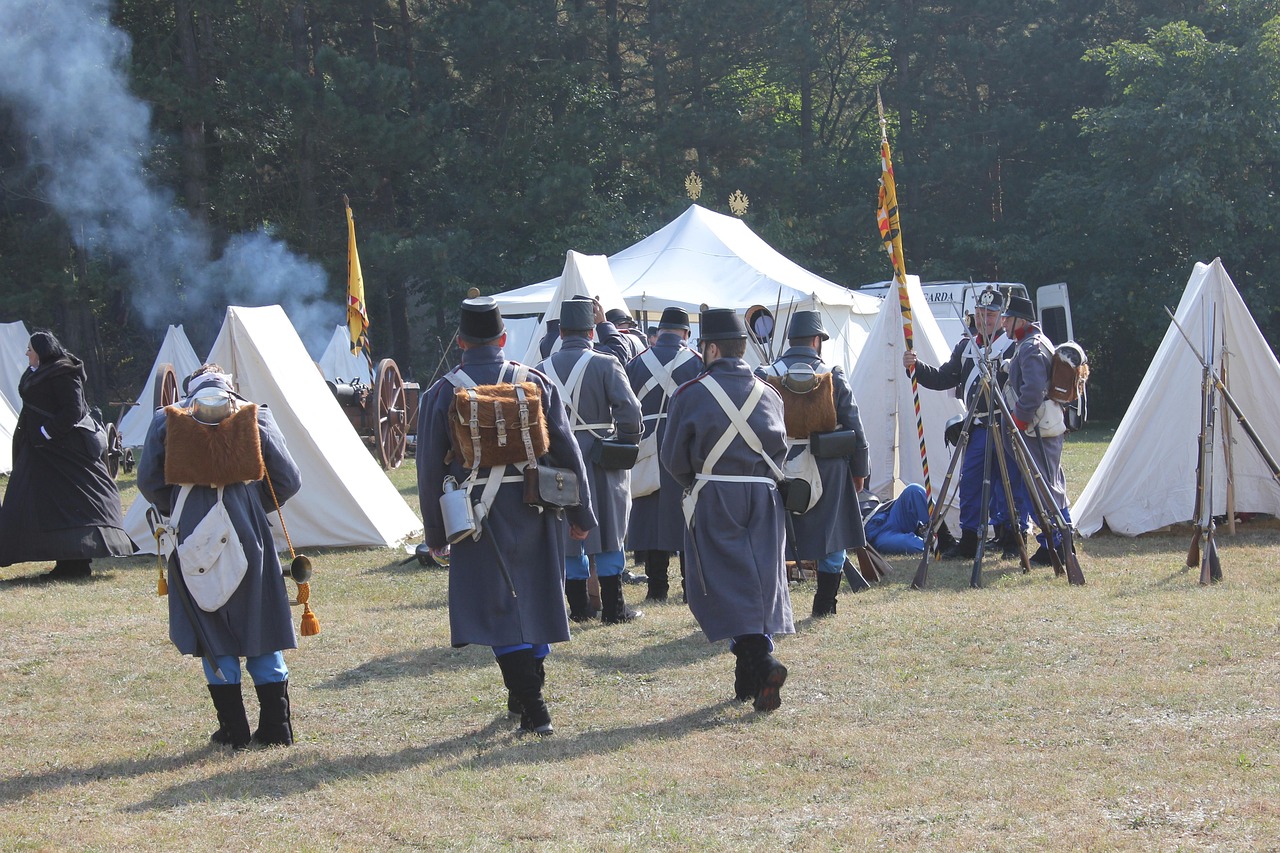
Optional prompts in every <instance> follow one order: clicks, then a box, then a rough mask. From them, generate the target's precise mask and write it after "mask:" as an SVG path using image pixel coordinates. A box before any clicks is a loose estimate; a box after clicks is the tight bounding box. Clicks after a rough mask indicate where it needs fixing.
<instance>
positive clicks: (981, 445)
mask: <svg viewBox="0 0 1280 853" xmlns="http://www.w3.org/2000/svg"><path fill="white" fill-rule="evenodd" d="M976 302H977V304H976V305H975V307H974V312H973V320H974V327H975V328H974V330H973V333H972V334H970V335H965V336H964V337H963V338H961V339H960V341H959V343H957V344H956V346H955V349H954V350H952V351H951V358H950V359H948V360H947V362H946V364H943V365H942V366H940V367H933V366H932V365H928V364H925V363H924V362H922V361H917V360H916V352H915V350H907V351H906V352H904V353H903V354H902V366H903V367H905V368H907V369H908V370H910V369H911V366H912V365H915V368H916V379H917V380H918V381H919V383H920V384H921V385H922V386H924V387H925V388H929V389H931V390H933V391H946V390H949V389H951V388H955V389H956V396H957V397H959V398H960V399H961V400H963V401H964V404H965V408H966V409H970V410H972V409H973V408H974V407H975V406H976V407H977V409H978V412H979V414H977V415H975V416H974V418H973V422H972V424H971V425H970V429H969V443H968V444H967V445H966V446H965V451H964V458H963V460H962V461H961V468H960V541H959V542H958V543H957V544H956V545H954V546H953V547H951V548H948V549H947V552H946V556H948V557H959V558H961V559H965V560H972V559H973V558H974V557H975V556H976V555H977V553H978V537H979V536H984V535H986V530H987V519H984V518H983V517H982V480H983V475H982V472H983V463H984V459H985V457H986V449H987V440H988V436H989V435H990V434H991V433H990V430H989V429H988V424H987V415H986V414H985V413H986V412H988V411H989V409H990V406H991V401H990V400H988V399H987V397H986V395H985V394H983V393H982V382H981V381H980V378H979V377H980V376H981V373H980V370H979V365H978V362H979V361H980V360H982V359H989V360H990V361H991V365H992V371H991V372H992V375H993V376H994V375H996V373H997V370H996V368H997V366H998V365H999V364H1000V363H1001V362H1002V361H1003V360H1004V359H1005V358H1007V357H1008V353H1009V352H1011V351H1012V349H1013V339H1012V338H1010V337H1009V336H1008V335H1006V334H1004V330H1003V329H1002V328H1001V325H1000V323H1001V318H1000V312H1001V310H1002V309H1003V308H1004V294H1003V293H1001V292H1000V290H999V289H998V288H994V287H988V288H986V289H985V290H983V291H982V292H981V293H980V294H978V298H977V300H976ZM1007 467H1008V470H1009V481H1010V486H1011V487H1012V489H1013V492H1014V494H1017V492H1018V489H1019V488H1020V487H1021V483H1022V475H1021V474H1020V473H1019V472H1018V468H1017V466H1016V465H1012V464H1011V465H1009V466H1007ZM1006 503H1007V502H1006V501H1005V495H1004V489H1002V488H999V487H995V488H992V489H991V494H990V504H989V511H988V518H990V520H991V523H992V524H994V525H995V528H996V533H997V536H998V537H999V539H1000V545H1001V547H1002V549H1003V555H1004V556H1005V557H1016V556H1017V555H1018V553H1019V551H1018V539H1017V536H1015V534H1014V528H1013V523H1012V521H1011V519H1010V514H1009V508H1008V506H1006ZM1023 529H1024V530H1025V527H1024V528H1023ZM943 535H944V538H945V537H946V534H943Z"/></svg>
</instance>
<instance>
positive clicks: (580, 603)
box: [564, 578, 596, 622]
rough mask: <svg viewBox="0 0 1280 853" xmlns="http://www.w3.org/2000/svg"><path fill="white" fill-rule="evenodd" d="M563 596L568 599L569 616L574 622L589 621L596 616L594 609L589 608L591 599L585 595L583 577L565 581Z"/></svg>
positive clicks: (584, 580) (585, 587)
mask: <svg viewBox="0 0 1280 853" xmlns="http://www.w3.org/2000/svg"><path fill="white" fill-rule="evenodd" d="M564 597H565V598H567V599H568V600H569V618H570V619H572V620H573V621H574V622H590V621H591V620H592V619H594V618H596V611H595V610H593V609H592V608H591V599H590V598H589V597H588V596H587V581H586V579H585V578H584V579H583V580H579V581H574V580H567V581H565V582H564Z"/></svg>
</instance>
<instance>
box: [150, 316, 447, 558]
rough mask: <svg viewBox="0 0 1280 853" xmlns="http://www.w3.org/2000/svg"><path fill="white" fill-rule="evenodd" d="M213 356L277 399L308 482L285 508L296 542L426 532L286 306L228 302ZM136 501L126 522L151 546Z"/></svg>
mask: <svg viewBox="0 0 1280 853" xmlns="http://www.w3.org/2000/svg"><path fill="white" fill-rule="evenodd" d="M209 360H210V361H212V362H216V363H217V364H218V365H220V366H221V367H222V368H223V369H224V370H226V371H227V372H229V373H231V374H232V375H233V376H234V377H235V384H236V389H237V390H238V391H239V392H240V393H241V394H242V395H244V396H245V397H247V398H248V399H250V400H253V401H255V402H257V403H262V404H266V405H268V406H270V407H271V411H272V413H273V414H274V415H275V419H276V423H277V424H279V425H280V431H281V432H282V433H283V434H284V439H285V444H286V445H287V446H288V448H289V453H290V454H291V455H292V456H293V458H294V461H296V462H297V463H298V467H299V468H301V469H302V490H301V491H300V492H299V493H298V494H297V495H296V496H295V497H294V498H293V499H292V500H290V501H289V502H288V503H287V504H285V507H284V521H285V524H287V525H288V527H289V536H290V538H291V539H292V541H293V545H294V547H295V548H299V547H316V546H335V547H343V546H383V547H393V546H396V545H398V544H400V543H402V542H404V541H405V540H407V539H410V538H414V537H417V536H419V535H421V533H422V522H421V521H420V520H419V519H418V517H417V515H415V514H414V512H413V510H412V509H410V508H409V505H408V504H407V503H405V501H404V498H403V497H401V496H400V493H399V492H398V491H397V490H396V488H395V486H394V485H392V483H391V481H390V480H389V479H387V476H386V474H385V473H383V471H382V469H381V468H379V467H378V465H377V463H376V462H374V461H373V456H372V455H371V454H370V453H369V449H368V448H367V447H365V446H364V443H363V442H362V441H361V440H360V437H359V436H358V435H357V434H356V431H355V429H354V428H353V427H352V426H351V422H350V421H349V420H347V416H346V415H345V414H344V413H343V411H342V408H341V407H340V406H339V405H338V402H337V401H336V400H335V399H334V397H333V394H332V393H331V392H330V391H329V388H328V387H327V386H326V385H325V383H324V379H323V378H322V377H321V376H320V372H319V371H318V370H316V367H315V363H314V362H312V360H311V357H310V356H309V355H308V354H307V350H306V348H305V347H304V346H303V345H302V340H301V339H300V338H299V337H298V333H297V332H296V331H294V328H293V326H292V325H290V323H289V318H288V317H286V316H285V313H284V310H283V309H282V308H280V306H278V305H269V306H266V307H262V308H240V307H235V306H232V307H229V308H227V315H226V319H225V320H224V321H223V323H222V330H221V331H220V332H219V333H218V338H217V340H215V341H214V344H213V349H212V350H211V351H210V353H209ZM139 504H145V501H143V500H141V499H139V500H138V501H135V502H134V505H133V506H132V507H131V508H130V510H129V518H126V523H125V529H126V530H127V531H128V533H129V535H130V536H131V537H133V541H134V543H135V544H136V545H138V547H139V548H140V549H141V550H143V551H144V552H149V553H154V552H155V543H154V541H147V540H148V539H150V532H149V531H147V530H146V522H145V517H142V516H141V515H139V516H138V517H137V518H135V514H138V513H144V512H145V506H143V507H142V508H141V510H140V509H139ZM131 520H132V523H131ZM139 524H140V525H141V527H142V531H138V530H137V529H136V528H137V527H138V526H139ZM273 524H278V522H273ZM275 534H276V547H277V548H278V549H283V548H285V547H286V544H285V539H284V536H283V534H282V533H281V532H280V530H279V527H278V526H277V527H276V530H275Z"/></svg>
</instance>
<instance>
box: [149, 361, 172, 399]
mask: <svg viewBox="0 0 1280 853" xmlns="http://www.w3.org/2000/svg"><path fill="white" fill-rule="evenodd" d="M152 394H153V398H152V409H163V408H164V407H165V406H172V405H173V404H174V403H176V402H178V374H177V373H175V372H174V370H173V365H172V364H169V363H168V362H165V363H163V364H159V365H157V366H156V381H155V390H154V391H153V392H152Z"/></svg>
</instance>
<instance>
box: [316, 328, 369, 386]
mask: <svg viewBox="0 0 1280 853" xmlns="http://www.w3.org/2000/svg"><path fill="white" fill-rule="evenodd" d="M317 364H319V365H320V373H321V374H323V375H324V378H325V379H328V380H330V381H332V382H348V383H349V382H351V380H353V379H358V380H360V381H361V382H363V383H364V384H365V385H372V384H373V371H372V370H370V369H369V359H367V358H366V357H365V354H364V352H358V353H355V354H352V352H351V330H350V329H349V328H348V327H347V326H345V325H343V326H338V327H337V328H336V329H334V330H333V337H332V338H330V339H329V345H328V346H327V347H325V349H324V353H323V354H322V355H321V356H320V361H318V362H317Z"/></svg>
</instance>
